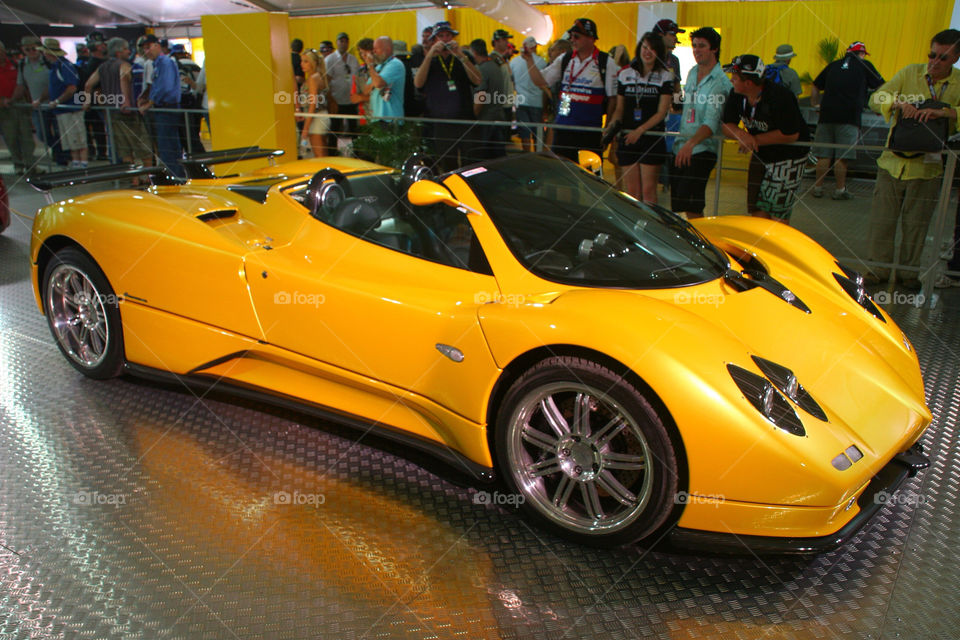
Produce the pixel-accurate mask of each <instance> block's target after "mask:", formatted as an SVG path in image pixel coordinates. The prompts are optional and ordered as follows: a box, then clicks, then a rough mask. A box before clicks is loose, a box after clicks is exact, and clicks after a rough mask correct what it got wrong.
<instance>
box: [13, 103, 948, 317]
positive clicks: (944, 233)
mask: <svg viewBox="0 0 960 640" xmlns="http://www.w3.org/2000/svg"><path fill="white" fill-rule="evenodd" d="M26 106H27V107H28V108H29V105H26ZM91 110H92V111H97V112H101V113H102V117H103V118H104V121H105V126H106V130H107V139H108V145H109V147H110V149H111V154H112V149H114V148H115V147H114V145H113V139H114V138H113V127H112V113H113V114H115V113H116V109H111V108H106V107H92V108H91ZM153 111H157V112H173V113H177V114H180V116H182V118H183V127H184V129H185V130H186V129H189V128H190V127H197V126H199V124H200V122H199V119H201V118H203V119H205V120H206V115H207V112H206V111H205V110H201V109H153ZM297 115H298V116H301V117H303V118H304V120H305V121H306V122H309V121H310V119H311V118H315V117H329V118H332V119H339V120H340V121H341V122H343V121H350V120H352V121H357V122H374V121H375V120H374V119H373V118H372V117H371V116H369V115H352V114H325V113H324V114H309V113H298V114H297ZM378 120H379V121H380V122H383V123H385V124H386V125H387V126H388V127H389V126H390V125H397V124H399V123H412V124H414V125H415V127H416V129H417V130H418V131H419V133H420V134H421V135H424V137H429V140H430V141H431V143H432V144H433V145H434V147H435V148H443V147H444V146H447V147H448V148H457V147H460V152H461V153H462V156H461V157H459V158H456V159H455V162H456V163H458V166H459V163H465V162H471V161H475V160H476V159H477V158H476V157H474V154H473V153H472V151H471V145H476V144H477V143H478V142H483V140H481V139H480V138H479V137H477V136H475V135H473V134H476V133H477V132H478V131H481V130H482V131H483V132H484V133H485V134H486V133H489V131H490V130H500V131H501V132H503V136H502V140H500V141H499V142H502V143H503V144H505V145H506V147H505V149H506V148H507V147H509V145H510V131H511V129H512V128H513V127H517V126H526V127H529V128H532V129H533V130H534V132H535V137H534V142H533V147H534V149H535V150H537V151H542V150H544V149H546V148H547V137H548V135H549V132H550V131H558V130H577V131H593V132H595V133H596V134H597V136H600V135H601V133H602V131H603V130H602V129H601V128H599V127H597V128H584V127H574V126H566V125H557V124H553V123H543V124H542V125H541V124H538V125H533V124H531V123H517V122H512V121H506V120H500V121H473V120H469V121H467V120H456V119H441V118H424V117H402V118H399V117H396V118H392V117H383V118H379V119H378ZM206 121H207V126H208V128H209V120H206ZM443 125H454V126H455V127H459V129H456V130H457V131H462V133H461V134H460V135H459V136H458V137H457V138H449V139H447V138H440V139H437V138H436V136H431V134H430V133H429V132H431V131H434V132H436V131H444V129H443V128H442V126H443ZM304 126H307V125H306V124H305V125H304ZM45 129H46V127H42V128H41V131H40V132H39V133H40V134H41V141H42V142H43V143H44V145H45V146H46V147H47V150H48V151H47V153H46V160H47V166H48V169H49V170H53V165H54V160H53V157H52V154H51V153H50V151H49V150H50V147H51V145H50V144H49V143H50V141H49V140H48V138H47V136H46V131H45ZM208 130H209V129H208ZM446 131H447V132H449V129H447V130H446ZM424 132H427V133H426V134H425V133H424ZM650 133H651V134H652V135H658V136H664V137H676V136H677V135H678V134H677V133H674V132H650ZM330 134H331V135H343V134H342V133H341V132H335V131H331V132H330ZM353 137H357V136H356V134H353ZM715 138H716V139H718V140H721V141H722V140H724V138H723V136H715ZM184 139H185V145H184V146H185V151H186V153H187V154H192V153H194V152H195V151H196V150H195V149H193V146H195V144H196V140H197V138H195V137H192V136H189V135H188V136H185V138H184ZM793 146H803V147H807V148H813V147H816V148H818V149H823V148H828V149H831V148H832V149H850V147H849V145H842V144H825V143H814V142H796V143H793ZM724 147H725V144H723V143H721V144H718V145H717V163H716V168H715V171H714V179H713V194H712V204H713V210H712V211H713V213H714V215H722V212H721V199H722V190H723V188H724V182H725V180H724V179H725V178H728V179H729V177H730V175H731V174H737V173H739V174H741V175H742V173H743V172H744V169H743V168H742V167H737V166H735V164H736V163H734V162H729V161H728V156H727V154H725V153H724ZM554 148H555V147H554ZM854 149H855V150H856V151H857V152H871V153H878V152H880V151H882V150H883V147H881V146H876V145H857V146H855V147H854ZM474 150H475V149H474ZM944 156H945V166H944V173H943V177H942V181H941V188H940V193H939V199H938V202H937V205H936V209H935V213H934V216H933V220H932V222H931V224H930V227H929V228H928V230H927V232H928V234H927V237H928V238H929V237H930V234H931V233H932V235H933V244H934V246H932V247H928V248H927V250H925V252H924V259H923V261H922V263H921V265H920V266H919V267H918V266H910V265H904V264H899V263H897V262H894V263H881V262H875V261H870V260H868V259H865V258H864V257H863V256H856V255H838V257H839V258H841V259H847V260H853V261H856V262H858V263H860V264H863V265H865V266H867V267H877V268H882V269H890V270H892V272H893V273H892V274H891V275H894V274H896V273H902V272H916V273H917V274H918V275H917V277H918V279H919V280H920V282H921V283H922V289H921V292H920V295H919V296H913V298H912V299H913V300H915V301H919V302H920V304H926V305H929V306H933V305H935V304H936V301H937V298H938V296H936V295H934V293H935V292H934V283H935V282H936V281H937V279H938V278H939V277H941V276H942V275H952V276H960V272H956V271H948V270H947V268H946V262H947V258H948V257H949V254H950V252H952V251H960V247H957V246H954V242H953V234H952V233H950V231H952V229H953V227H954V225H953V221H952V220H951V219H950V200H951V194H952V192H953V189H952V186H953V181H954V177H955V175H956V164H957V151H955V150H952V149H948V150H947V151H945V152H944ZM727 182H728V186H729V180H727ZM825 205H826V203H825ZM925 244H929V242H927V243H925ZM892 281H893V280H891V282H892Z"/></svg>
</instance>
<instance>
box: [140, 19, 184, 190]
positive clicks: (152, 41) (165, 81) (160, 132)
mask: <svg viewBox="0 0 960 640" xmlns="http://www.w3.org/2000/svg"><path fill="white" fill-rule="evenodd" d="M144 43H145V51H144V53H145V54H146V56H147V58H149V59H150V60H152V61H153V81H152V82H151V83H150V92H149V94H147V93H146V91H144V93H143V94H141V96H140V113H142V114H146V113H148V112H149V113H150V115H151V120H152V121H153V135H154V136H155V141H156V145H157V156H159V158H160V162H161V163H162V164H163V165H164V166H166V167H167V169H168V170H169V171H170V172H171V173H173V174H174V175H175V176H180V177H183V176H184V175H185V174H184V172H183V167H182V166H181V164H180V156H181V153H182V149H181V147H180V135H179V133H178V131H179V125H180V114H178V113H176V112H175V111H173V110H174V109H177V107H178V106H179V105H180V71H179V70H178V69H177V63H176V62H174V61H173V59H171V58H170V57H168V56H167V55H165V54H164V53H163V48H162V47H161V46H160V40H159V38H157V36H155V35H154V34H152V33H151V34H148V35H147V36H146V37H145V39H144ZM157 109H162V111H157Z"/></svg>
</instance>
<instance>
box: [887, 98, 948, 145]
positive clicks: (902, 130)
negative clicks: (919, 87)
mask: <svg viewBox="0 0 960 640" xmlns="http://www.w3.org/2000/svg"><path fill="white" fill-rule="evenodd" d="M915 106H916V107H917V109H943V108H945V107H949V106H950V105H948V104H947V103H945V102H940V101H938V100H932V99H927V100H924V101H923V102H921V103H920V104H918V105H915ZM949 137H950V120H949V119H948V118H944V117H940V118H931V119H929V120H927V121H926V122H920V121H919V120H917V119H916V118H904V117H903V116H902V115H901V117H900V119H899V120H897V124H895V125H894V126H893V131H892V132H891V133H890V142H889V143H888V144H887V148H889V149H890V150H891V151H893V152H894V153H896V154H897V155H898V156H901V157H904V158H915V157H917V156H920V155H922V154H924V153H937V152H940V151H943V149H944V148H945V147H946V144H947V138H949ZM898 152H900V153H898ZM903 152H908V153H909V152H912V153H909V155H908V154H907V153H903Z"/></svg>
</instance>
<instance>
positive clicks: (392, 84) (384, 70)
mask: <svg viewBox="0 0 960 640" xmlns="http://www.w3.org/2000/svg"><path fill="white" fill-rule="evenodd" d="M377 73H379V74H380V77H381V78H383V81H384V82H386V83H387V87H386V88H385V89H377V88H374V89H373V91H372V92H371V94H370V106H371V108H372V109H373V117H372V118H371V120H376V119H378V118H381V117H384V116H393V117H401V118H402V117H403V95H404V90H405V89H406V81H407V70H406V68H405V67H404V66H403V62H401V61H400V60H399V59H397V58H394V57H392V56H391V57H390V59H389V60H386V61H384V62H381V63H380V64H378V65H377ZM384 94H386V95H384Z"/></svg>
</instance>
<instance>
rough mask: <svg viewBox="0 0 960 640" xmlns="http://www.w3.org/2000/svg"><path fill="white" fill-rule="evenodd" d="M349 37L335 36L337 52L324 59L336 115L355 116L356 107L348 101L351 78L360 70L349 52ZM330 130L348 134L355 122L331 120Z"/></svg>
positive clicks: (339, 119) (354, 127)
mask: <svg viewBox="0 0 960 640" xmlns="http://www.w3.org/2000/svg"><path fill="white" fill-rule="evenodd" d="M349 49H350V36H348V35H347V34H346V33H339V34H337V50H336V51H334V52H333V53H331V54H330V55H328V56H327V57H326V58H324V63H325V64H326V67H327V77H328V78H330V93H331V94H332V95H333V99H334V100H335V101H336V102H337V113H339V114H342V115H354V116H355V115H357V114H358V113H359V111H358V105H356V104H353V103H352V102H351V101H350V87H351V81H352V78H351V77H352V76H353V75H355V74H356V73H357V71H358V70H359V69H360V62H359V61H358V60H357V58H356V56H354V55H353V54H352V53H350V52H349ZM330 125H331V130H332V131H333V133H335V134H350V133H354V132H356V130H357V121H356V120H353V119H348V118H332V119H331V122H330Z"/></svg>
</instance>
